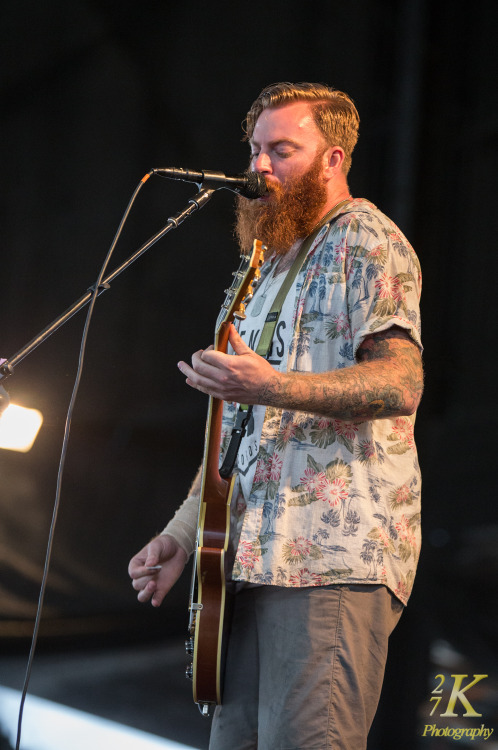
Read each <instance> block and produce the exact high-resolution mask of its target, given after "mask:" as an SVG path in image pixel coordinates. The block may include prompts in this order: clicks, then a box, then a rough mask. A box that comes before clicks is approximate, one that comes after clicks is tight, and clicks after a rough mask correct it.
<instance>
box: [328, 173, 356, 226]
mask: <svg viewBox="0 0 498 750" xmlns="http://www.w3.org/2000/svg"><path fill="white" fill-rule="evenodd" d="M347 198H351V195H350V192H349V187H348V183H347V182H346V178H345V177H342V179H341V180H340V181H339V182H338V183H336V184H334V185H331V186H330V187H329V191H328V198H327V203H326V204H325V206H324V209H323V213H322V216H321V218H323V217H324V216H325V214H328V212H329V211H332V209H333V208H334V206H337V204H338V203H342V201H345V200H346V199H347Z"/></svg>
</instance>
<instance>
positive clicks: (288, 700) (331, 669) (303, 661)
mask: <svg viewBox="0 0 498 750" xmlns="http://www.w3.org/2000/svg"><path fill="white" fill-rule="evenodd" d="M234 599H235V602H234V611H233V622H232V630H231V635H230V641H229V645H228V654H227V665H226V673H225V688H224V695H223V705H222V706H219V707H217V709H216V711H215V714H214V718H213V725H212V730H211V741H210V744H209V748H210V750H328V749H330V750H364V748H365V747H366V741H367V734H368V731H369V729H370V725H371V723H372V721H373V717H374V714H375V711H376V709H377V704H378V701H379V695H380V691H381V687H382V681H383V677H384V668H385V663H386V658H387V642H388V638H389V635H390V633H391V632H392V630H393V628H394V627H395V625H396V623H397V622H398V620H399V618H400V616H401V612H402V610H403V605H402V604H401V603H400V602H399V601H398V600H397V599H396V598H395V597H394V596H393V595H392V594H391V593H390V592H389V591H388V589H387V588H385V587H384V586H378V585H372V586H368V585H367V586H346V585H338V586H317V587H313V588H301V589H295V588H280V587H277V586H260V587H257V588H247V589H243V590H242V591H240V592H239V593H238V594H237V595H236V596H235V597H234Z"/></svg>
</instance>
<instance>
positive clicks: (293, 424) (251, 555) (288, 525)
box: [222, 199, 421, 603]
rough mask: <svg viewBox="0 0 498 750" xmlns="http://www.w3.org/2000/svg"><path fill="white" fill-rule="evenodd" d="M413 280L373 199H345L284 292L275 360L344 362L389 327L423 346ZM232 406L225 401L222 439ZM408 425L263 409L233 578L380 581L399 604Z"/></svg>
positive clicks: (412, 466) (415, 496) (403, 577)
mask: <svg viewBox="0 0 498 750" xmlns="http://www.w3.org/2000/svg"><path fill="white" fill-rule="evenodd" d="M264 273H265V269H263V274H264ZM420 285H421V275H420V266H419V263H418V260H417V257H416V255H415V253H414V251H413V249H412V248H411V246H410V245H409V243H408V241H407V240H406V239H405V238H404V237H403V235H402V234H401V232H400V231H399V229H398V228H397V227H396V226H395V225H394V224H393V223H392V222H391V221H390V220H389V219H388V218H387V217H385V216H384V215H383V214H382V213H381V212H380V211H378V209H376V208H375V206H373V205H372V204H371V203H369V202H367V201H365V200H361V199H359V200H354V201H352V202H350V203H349V204H348V205H347V206H345V207H344V208H343V209H342V212H341V215H340V216H339V217H338V218H337V219H336V220H335V222H333V223H332V224H330V225H326V226H325V227H324V228H322V230H321V232H320V234H319V235H318V237H317V239H316V240H315V242H314V244H313V246H312V248H311V250H310V252H309V253H308V257H307V259H306V261H305V263H304V265H303V268H302V269H301V271H300V273H299V274H298V276H297V278H296V281H295V285H294V291H293V292H292V291H291V292H290V294H292V293H294V304H293V309H292V314H289V317H288V320H289V321H290V322H291V325H292V336H291V340H290V344H289V347H288V352H286V354H285V355H284V359H283V360H282V363H281V365H280V367H281V368H282V369H286V370H287V371H292V370H295V371H300V372H323V371H327V370H333V369H337V368H341V367H348V366H350V365H352V364H354V362H355V355H356V351H357V349H358V347H359V345H360V344H361V342H362V340H363V339H364V338H365V336H367V335H369V334H371V333H372V332H374V331H379V330H386V329H388V328H390V327H391V326H393V325H396V326H399V327H401V328H404V329H405V330H407V331H408V332H409V333H410V335H411V337H412V339H413V340H414V341H415V342H416V343H417V344H418V345H419V346H421V341H420V319H419V297H420ZM256 298H257V290H256V295H255V297H254V299H256ZM249 309H250V308H249ZM234 414H235V410H234V409H233V407H232V406H231V405H227V406H226V408H225V413H224V424H223V435H222V446H223V447H225V446H226V436H229V435H230V433H231V429H232V424H233V418H234ZM413 426H414V418H413V417H398V418H395V419H382V420H374V421H363V422H362V421H350V420H349V421H348V420H340V419H326V418H324V417H320V416H317V415H316V414H313V413H305V412H295V411H289V410H279V409H274V408H268V409H267V410H266V414H265V419H264V423H263V428H262V433H261V440H260V444H259V453H258V459H257V465H256V473H255V476H254V480H253V484H252V490H251V492H250V496H249V498H248V499H247V503H245V502H241V501H240V498H239V499H238V506H237V513H238V515H239V520H240V524H239V534H240V538H239V542H238V548H237V554H236V558H235V564H234V568H233V571H232V575H233V578H234V579H236V580H243V581H249V582H252V583H264V584H269V585H279V586H290V587H293V586H294V587H300V586H320V585H325V584H329V583H339V582H342V583H344V582H350V583H383V584H385V585H386V586H388V587H389V588H390V589H391V590H392V591H393V593H394V594H395V595H396V596H397V597H398V598H399V599H400V600H401V601H402V602H404V603H406V602H407V600H408V598H409V596H410V592H411V588H412V585H413V580H414V577H415V571H416V566H417V560H418V555H419V550H420V488H421V480H420V471H419V466H418V461H417V453H416V447H415V441H414V433H413Z"/></svg>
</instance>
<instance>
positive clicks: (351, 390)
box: [259, 331, 423, 420]
mask: <svg viewBox="0 0 498 750" xmlns="http://www.w3.org/2000/svg"><path fill="white" fill-rule="evenodd" d="M360 356H361V358H362V361H360V362H359V363H358V364H356V365H353V366H352V367H348V368H344V369H341V370H334V371H332V372H325V373H318V374H307V373H295V372H291V373H275V375H274V376H272V377H271V378H269V379H268V380H267V381H266V382H265V383H264V385H263V386H262V388H261V391H260V394H259V402H260V403H262V404H263V405H266V406H276V407H278V408H283V409H293V410H298V411H307V412H313V413H315V414H320V415H322V416H325V417H333V418H336V419H358V420H367V419H385V418H388V417H394V416H403V415H409V414H413V413H414V412H415V410H416V408H417V406H418V404H419V402H420V398H421V396H422V390H423V373H422V363H421V358H420V353H419V351H418V348H417V347H416V346H415V345H414V344H413V343H412V342H410V341H408V340H406V339H405V338H404V336H403V335H397V334H396V332H395V331H393V332H392V333H391V334H390V335H389V336H387V337H386V336H382V337H381V336H379V337H371V339H369V340H368V341H367V342H366V343H365V345H364V346H363V347H362V352H361V355H360Z"/></svg>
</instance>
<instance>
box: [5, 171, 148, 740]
mask: <svg viewBox="0 0 498 750" xmlns="http://www.w3.org/2000/svg"><path fill="white" fill-rule="evenodd" d="M150 174H151V173H149V174H147V175H145V177H143V178H142V180H141V181H140V183H139V184H138V186H137V187H136V189H135V191H134V193H133V195H132V197H131V199H130V201H129V203H128V206H127V207H126V211H125V212H124V214H123V218H122V219H121V222H120V224H119V227H118V229H117V232H116V235H115V237H114V239H113V241H112V243H111V246H110V248H109V250H108V252H107V256H106V258H105V260H104V263H103V265H102V268H101V270H100V273H99V276H98V278H97V281H96V283H95V288H93V287H92V288H93V294H92V298H91V300H90V303H89V307H88V312H87V315H86V320H85V327H84V329H83V334H82V337H81V345H80V354H79V360H78V369H77V371H76V378H75V381H74V386H73V391H72V394H71V400H70V402H69V406H68V410H67V416H66V424H65V428H64V438H63V441H62V449H61V457H60V460H59V469H58V473H57V485H56V492H55V501H54V510H53V513H52V521H51V524H50V531H49V536H48V542H47V551H46V553H45V566H44V569H43V576H42V581H41V585H40V593H39V597H38V606H37V610H36V617H35V625H34V629H33V636H32V639H31V648H30V651H29V657H28V663H27V666H26V674H25V677H24V684H23V689H22V694H21V702H20V706H19V717H18V722H17V739H16V750H20V746H21V731H22V719H23V713H24V704H25V702H26V696H27V693H28V686H29V680H30V677H31V669H32V666H33V658H34V655H35V649H36V643H37V640H38V632H39V629H40V621H41V613H42V608H43V600H44V598H45V590H46V587H47V579H48V572H49V567H50V560H51V557H52V546H53V541H54V534H55V526H56V522H57V514H58V512H59V506H60V497H61V487H62V476H63V472H64V465H65V462H66V455H67V447H68V442H69V433H70V429H71V420H72V417H73V412H74V406H75V403H76V396H77V395H78V389H79V386H80V382H81V376H82V372H83V361H84V357H85V350H86V345H87V340H88V331H89V328H90V323H91V319H92V315H93V310H94V307H95V302H96V300H97V297H98V294H99V289H100V286H101V284H102V279H103V278H104V274H105V272H106V269H107V266H108V265H109V261H110V260H111V257H112V254H113V252H114V249H115V247H116V244H117V242H118V239H119V237H120V236H121V232H122V231H123V227H124V225H125V222H126V220H127V219H128V215H129V213H130V210H131V207H132V206H133V203H134V202H135V198H136V197H137V195H138V192H139V190H140V189H141V188H142V187H143V185H144V183H145V181H146V180H147V179H148V178H149V176H150Z"/></svg>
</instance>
